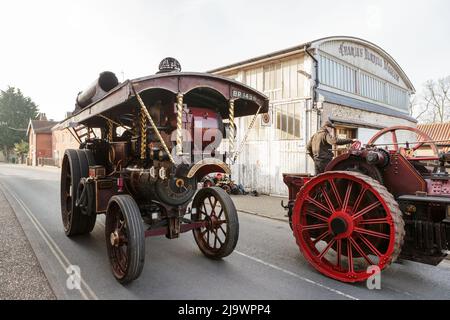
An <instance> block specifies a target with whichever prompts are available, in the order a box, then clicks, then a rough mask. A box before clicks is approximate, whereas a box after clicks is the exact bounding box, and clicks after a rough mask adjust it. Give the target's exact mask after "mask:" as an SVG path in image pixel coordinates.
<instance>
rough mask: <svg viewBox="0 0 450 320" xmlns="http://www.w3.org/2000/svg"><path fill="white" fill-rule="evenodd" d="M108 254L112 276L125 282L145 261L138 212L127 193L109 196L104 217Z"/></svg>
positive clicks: (137, 274)
mask: <svg viewBox="0 0 450 320" xmlns="http://www.w3.org/2000/svg"><path fill="white" fill-rule="evenodd" d="M105 236H106V247H107V250H108V257H109V261H110V263H111V269H112V273H113V275H114V277H115V278H116V279H117V281H119V282H120V283H122V284H127V283H129V282H131V281H133V280H135V279H137V278H138V277H139V275H140V274H141V272H142V269H143V267H144V260H145V235H144V226H143V224H142V218H141V212H140V210H139V207H138V206H137V204H136V201H134V199H133V198H132V197H131V196H129V195H118V196H114V197H112V198H111V200H110V201H109V204H108V209H107V213H106V220H105Z"/></svg>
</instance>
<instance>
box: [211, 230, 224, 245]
mask: <svg viewBox="0 0 450 320" xmlns="http://www.w3.org/2000/svg"><path fill="white" fill-rule="evenodd" d="M212 232H213V233H214V235H215V236H216V239H217V240H218V241H219V243H220V245H221V246H223V242H222V240H220V238H219V235H218V234H217V231H216V230H213V231H212ZM214 241H215V240H214ZM214 248H215V246H214Z"/></svg>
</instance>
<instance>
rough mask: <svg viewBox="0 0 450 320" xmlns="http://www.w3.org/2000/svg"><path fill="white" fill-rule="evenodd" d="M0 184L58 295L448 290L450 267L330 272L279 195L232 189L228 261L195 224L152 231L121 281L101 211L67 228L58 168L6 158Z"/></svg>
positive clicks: (408, 294) (432, 295)
mask: <svg viewBox="0 0 450 320" xmlns="http://www.w3.org/2000/svg"><path fill="white" fill-rule="evenodd" d="M0 188H2V190H3V191H5V190H6V192H5V195H6V198H7V199H8V201H9V203H10V204H11V207H12V208H13V210H14V212H15V213H16V216H17V219H18V221H19V222H20V225H21V226H22V228H23V229H24V230H25V234H26V236H27V237H28V240H29V243H30V245H31V247H32V249H33V250H34V252H35V255H36V257H37V259H38V261H39V263H40V265H41V267H42V271H43V273H44V274H45V276H46V277H47V280H48V283H49V284H50V287H51V288H52V290H53V292H54V294H55V296H56V298H57V299H89V300H92V299H120V300H125V299H196V300H201V299H234V300H235V299H238V300H246V299H256V300H259V299H275V300H277V299H281V300H285V299H286V300H296V299H311V300H317V299H324V300H335V299H345V300H349V299H350V300H357V299H387V300H396V299H415V300H421V299H450V268H448V267H444V266H438V267H432V266H428V265H423V264H418V263H414V262H410V261H402V263H396V264H393V265H392V266H391V267H390V268H388V269H387V270H385V271H383V273H382V289H381V290H369V289H367V287H366V286H365V284H364V283H359V284H346V283H341V282H338V281H335V280H332V279H329V278H327V277H324V276H323V275H321V274H320V273H318V272H317V271H316V270H314V269H313V268H312V267H311V266H310V265H309V263H308V262H307V261H306V260H305V259H304V258H303V256H302V255H301V254H300V252H299V250H298V247H297V245H296V244H295V240H294V238H293V235H292V231H291V230H290V228H289V225H288V223H287V222H286V221H283V215H284V214H285V212H284V211H283V210H282V208H281V207H279V204H280V200H281V199H280V198H272V197H268V198H266V196H261V197H256V198H254V197H251V196H237V197H235V199H234V200H235V201H236V204H237V207H238V208H239V210H240V211H239V223H240V233H239V241H238V245H237V247H236V250H235V251H234V252H233V253H232V254H231V255H230V256H228V257H226V258H225V259H223V260H222V261H212V260H209V259H206V258H205V257H204V256H203V255H202V254H201V253H200V251H199V250H198V247H197V245H196V243H195V241H194V239H193V237H192V234H191V233H186V234H182V235H181V237H180V238H179V239H174V240H168V239H166V238H164V237H154V238H148V239H147V240H146V242H145V244H146V255H145V261H146V262H145V265H144V270H143V272H142V274H141V276H140V278H139V279H137V280H136V281H134V282H133V283H131V284H130V285H127V286H122V285H120V284H118V283H117V282H116V281H115V279H114V278H113V276H112V275H111V272H110V265H109V261H108V258H107V256H106V248H105V235H104V216H99V217H98V219H97V224H96V226H95V228H94V230H93V232H92V233H91V234H89V235H85V236H79V237H74V238H67V237H66V236H65V234H64V231H63V228H62V223H61V215H60V207H59V170H58V169H56V168H54V169H53V168H50V169H49V168H42V169H41V168H29V167H23V166H13V165H4V164H0ZM263 200H264V201H263ZM266 200H267V201H266ZM269 203H270V204H269ZM247 211H248V212H253V213H258V212H261V213H263V214H265V215H267V216H269V215H273V216H274V217H273V218H270V219H267V218H265V217H260V216H256V215H254V214H247V213H246V212H247ZM275 214H276V215H277V216H278V218H277V216H275ZM284 218H285V217H284ZM0 230H3V228H1V229H0ZM68 266H78V267H79V268H80V273H81V277H82V282H81V287H80V289H79V290H77V289H75V290H74V289H73V288H72V289H71V288H68V286H67V279H68V275H67V272H66V271H67V267H68ZM39 290H40V291H39V292H41V289H39Z"/></svg>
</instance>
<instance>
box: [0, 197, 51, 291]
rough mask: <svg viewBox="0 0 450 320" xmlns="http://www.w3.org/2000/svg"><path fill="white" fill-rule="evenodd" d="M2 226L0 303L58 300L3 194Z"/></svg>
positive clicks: (0, 208) (1, 198)
mask: <svg viewBox="0 0 450 320" xmlns="http://www.w3.org/2000/svg"><path fill="white" fill-rule="evenodd" d="M0 226H1V232H0V243H1V246H0V299H7V300H11V299H13V300H16V299H20V300H24V299H25V300H29V299H31V300H41V299H45V300H48V299H56V296H55V295H54V293H53V291H52V289H51V287H50V284H49V283H48V280H47V278H46V277H45V275H44V272H43V271H42V269H41V266H40V264H39V261H38V259H37V258H36V256H35V254H34V251H33V249H32V248H31V246H30V243H29V242H28V239H27V237H26V235H25V233H24V231H23V229H22V227H21V226H20V223H19V221H17V218H16V216H15V214H14V212H13V210H12V209H11V206H10V205H9V202H8V201H7V200H6V198H5V195H4V194H3V192H2V190H0Z"/></svg>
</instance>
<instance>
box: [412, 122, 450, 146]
mask: <svg viewBox="0 0 450 320" xmlns="http://www.w3.org/2000/svg"><path fill="white" fill-rule="evenodd" d="M417 128H418V129H419V130H421V131H423V132H425V133H426V134H428V135H429V136H430V137H431V139H433V141H439V142H436V146H438V147H439V146H440V147H441V148H442V150H443V151H444V152H448V151H450V146H449V145H450V122H446V123H427V124H419V125H417Z"/></svg>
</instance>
